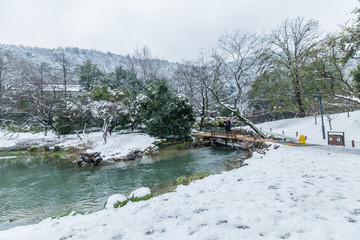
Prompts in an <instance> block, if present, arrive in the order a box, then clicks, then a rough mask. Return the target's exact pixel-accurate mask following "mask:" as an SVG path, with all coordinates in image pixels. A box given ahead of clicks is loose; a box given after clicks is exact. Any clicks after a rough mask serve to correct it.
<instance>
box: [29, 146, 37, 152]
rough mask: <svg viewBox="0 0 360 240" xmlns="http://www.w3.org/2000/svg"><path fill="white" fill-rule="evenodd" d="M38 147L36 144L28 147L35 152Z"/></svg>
mask: <svg viewBox="0 0 360 240" xmlns="http://www.w3.org/2000/svg"><path fill="white" fill-rule="evenodd" d="M38 149H39V147H37V146H32V147H31V148H30V152H35V151H37V150H38Z"/></svg>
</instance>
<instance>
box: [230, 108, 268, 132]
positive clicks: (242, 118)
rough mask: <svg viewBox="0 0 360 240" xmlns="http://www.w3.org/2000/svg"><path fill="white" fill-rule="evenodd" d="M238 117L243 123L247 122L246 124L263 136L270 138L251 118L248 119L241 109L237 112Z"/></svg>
mask: <svg viewBox="0 0 360 240" xmlns="http://www.w3.org/2000/svg"><path fill="white" fill-rule="evenodd" d="M235 115H236V117H238V118H239V120H240V121H241V122H243V123H245V124H246V125H248V126H249V127H250V128H251V129H252V130H254V131H255V132H256V133H257V134H259V135H260V136H261V137H262V138H265V139H268V137H267V136H266V134H265V133H263V132H262V131H261V130H260V129H258V128H257V127H256V126H255V125H254V124H253V123H252V122H251V121H250V120H248V119H247V118H245V117H244V116H242V115H241V113H240V112H239V111H236V112H235Z"/></svg>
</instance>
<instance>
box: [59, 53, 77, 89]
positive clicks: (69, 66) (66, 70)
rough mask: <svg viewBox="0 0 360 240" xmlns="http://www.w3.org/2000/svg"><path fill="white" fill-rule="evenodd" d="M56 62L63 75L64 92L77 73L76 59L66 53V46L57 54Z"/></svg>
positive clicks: (60, 73)
mask: <svg viewBox="0 0 360 240" xmlns="http://www.w3.org/2000/svg"><path fill="white" fill-rule="evenodd" d="M55 63H56V65H57V70H58V72H59V75H60V76H61V81H62V84H63V85H64V92H66V91H67V86H68V84H69V83H70V82H71V81H72V80H73V78H74V76H75V74H76V70H75V69H76V64H75V61H74V60H73V59H71V58H70V56H69V55H67V54H66V52H65V49H64V48H61V49H60V52H59V53H56V54H55Z"/></svg>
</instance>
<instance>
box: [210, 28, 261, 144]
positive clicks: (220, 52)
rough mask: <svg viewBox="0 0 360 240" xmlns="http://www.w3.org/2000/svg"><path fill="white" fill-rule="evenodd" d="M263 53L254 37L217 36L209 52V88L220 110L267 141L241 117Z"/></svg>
mask: <svg viewBox="0 0 360 240" xmlns="http://www.w3.org/2000/svg"><path fill="white" fill-rule="evenodd" d="M263 50H264V42H263V41H262V39H261V38H260V37H258V36H257V35H255V34H251V33H242V32H235V33H233V34H226V35H224V36H223V37H221V38H220V40H219V43H218V47H217V49H216V50H215V51H214V53H213V58H214V60H215V62H216V65H215V67H214V68H213V75H214V76H213V79H214V81H213V84H212V86H210V87H209V89H210V91H211V92H212V94H213V96H214V97H215V99H216V101H217V102H218V103H219V104H220V105H221V106H222V107H224V108H226V109H227V110H229V111H231V112H232V113H233V114H234V115H235V116H237V117H238V118H239V120H240V121H241V122H243V123H244V124H246V125H248V126H250V127H251V128H252V129H253V130H254V131H255V132H256V133H258V134H260V135H261V136H262V137H264V138H267V137H266V135H265V134H264V133H262V132H261V131H260V130H259V129H258V128H257V127H256V126H255V125H254V124H253V123H252V122H251V121H249V120H248V119H246V118H245V117H244V115H243V111H244V109H246V108H247V106H248V101H247V99H246V96H245V95H246V92H247V91H248V89H249V87H250V86H251V84H252V83H253V81H254V80H255V78H256V75H257V70H258V66H259V65H258V64H259V61H260V60H261V57H262V54H263Z"/></svg>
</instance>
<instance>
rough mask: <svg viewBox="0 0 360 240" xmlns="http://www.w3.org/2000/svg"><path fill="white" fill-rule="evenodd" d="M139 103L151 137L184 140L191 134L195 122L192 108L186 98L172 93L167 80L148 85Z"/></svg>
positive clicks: (142, 117)
mask: <svg viewBox="0 0 360 240" xmlns="http://www.w3.org/2000/svg"><path fill="white" fill-rule="evenodd" d="M138 102H139V106H140V115H141V119H142V120H143V123H145V125H146V131H147V132H148V133H149V134H150V135H154V136H158V137H169V136H172V137H179V138H183V137H186V136H188V135H189V134H190V131H191V128H192V126H193V124H194V121H195V118H194V112H193V109H192V106H191V104H190V102H189V100H188V99H187V98H186V97H185V96H177V95H175V94H174V93H172V92H171V91H170V89H169V87H168V86H167V84H166V81H165V80H161V81H159V82H158V83H157V84H150V85H148V86H147V88H146V91H145V96H144V95H141V96H140V97H139V98H138Z"/></svg>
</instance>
